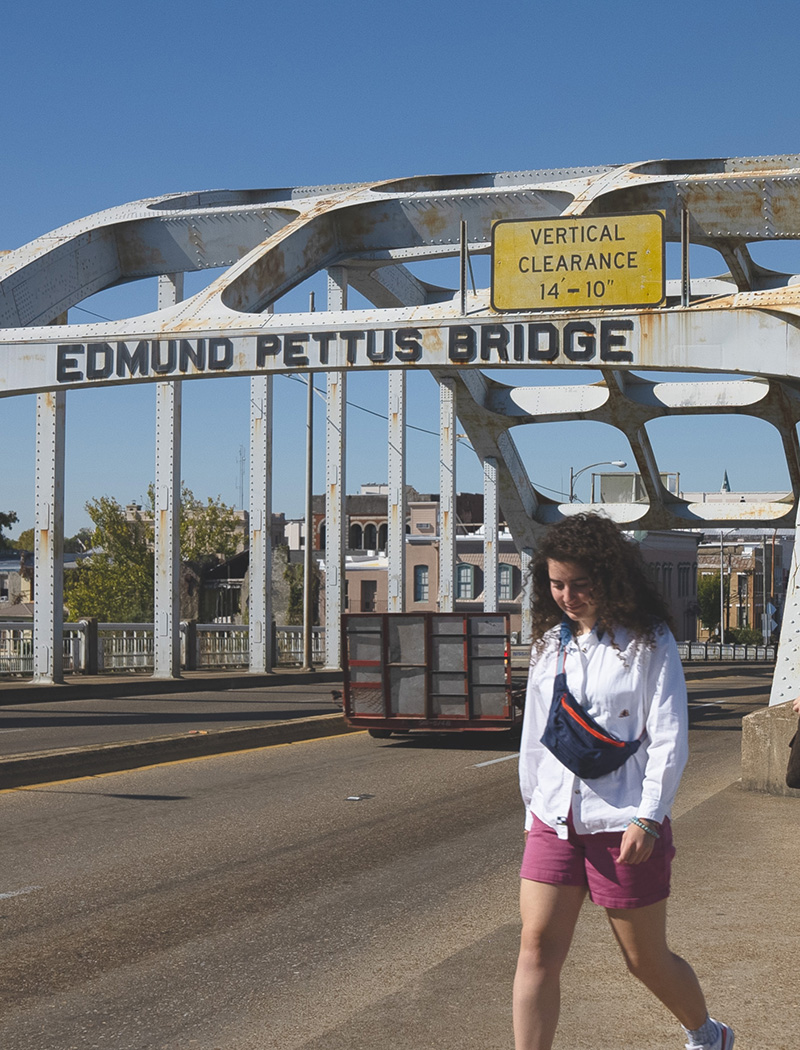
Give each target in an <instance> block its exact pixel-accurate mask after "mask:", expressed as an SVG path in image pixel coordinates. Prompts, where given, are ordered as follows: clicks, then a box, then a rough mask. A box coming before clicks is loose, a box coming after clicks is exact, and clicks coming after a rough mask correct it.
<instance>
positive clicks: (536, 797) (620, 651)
mask: <svg viewBox="0 0 800 1050" xmlns="http://www.w3.org/2000/svg"><path fill="white" fill-rule="evenodd" d="M559 632H560V625H559V626H556V627H554V628H552V629H551V630H549V631H548V632H547V633H546V634H545V636H544V643H545V645H544V648H543V649H541V650H539V651H537V649H536V647H535V646H534V650H533V653H532V656H531V666H530V671H529V674H528V690H527V695H526V699H525V717H524V721H523V726H522V740H521V744H520V758H519V777H520V788H521V790H522V798H523V801H524V802H525V827H526V828H530V826H531V824H532V823H533V814H534V813H535V814H536V816H537V817H538V818H539V820H542V821H544V823H545V824H549V825H550V827H551V828H555V830H556V831H557V833H558V834H559V836H560V837H561V838H566V836H567V816H568V815H569V813H570V811H571V812H572V819H573V822H574V825H575V830H576V831H577V832H578V834H581V835H585V834H593V833H595V832H600V831H624V830H625V828H626V827H627V826H628V824H629V823H630V819H631V817H635V816H639V817H644V818H649V819H651V820H657V821H659V822H661V821H663V819H664V818H665V817H668V816H669V814H670V811H671V809H672V803H673V800H674V798H675V793H676V792H677V790H678V784H679V783H680V779H681V774H682V773H683V768H684V766H685V765H686V759H687V758H688V755H689V743H688V735H689V715H688V705H687V699H686V681H685V679H684V676H683V667H682V665H681V661H680V656H679V655H678V647H677V645H676V643H675V639H674V638H673V636H672V634H671V633H670V631H668V630H667V628H666V627H662V628H661V629H659V630H658V631H657V632H656V636H655V645H654V646H653V647H652V648H648V645H647V642H646V641H642V640H637V639H636V638H634V637H633V635H631V633H630V632H629V631H627V630H625V629H624V628H622V627H617V628H615V629H614V642H613V644H612V641H611V637H610V635H609V633H608V631H605V632H602V631H601V637H600V638H598V636H597V631H596V630H593V631H591V632H590V633H589V634H584V635H581V636H579V637H577V638H573V640H572V641H571V642H570V644H569V645H568V647H567V656H566V674H567V685H568V687H569V690H570V692H571V693H572V695H573V696H574V697H575V699H576V700H577V701H578V703H579V704H581V705H582V706H583V707H584V708H585V709H586V710H587V711H588V713H589V714H590V715H591V716H592V717H593V718H595V719H597V721H598V722H599V723H600V725H602V726H603V728H604V729H608V730H610V731H611V732H612V733H614V734H615V735H616V736H618V737H619V738H620V739H621V740H635V739H636V738H637V737H639V736H640V735H641V734H642V733H644V735H643V737H642V742H641V745H640V746H639V750H638V751H637V752H636V753H635V754H633V755H631V757H630V758H629V759H628V760H627V761H626V762H625V763H623V765H622V766H620V768H619V769H616V770H614V772H613V773H608V774H606V775H605V776H602V777H597V778H596V779H593V780H580V779H579V778H578V777H576V776H575V775H574V773H571V772H570V771H569V770H568V769H567V767H566V766H564V765H562V763H561V762H559V760H558V759H557V758H556V757H555V755H553V754H552V753H551V752H550V751H548V750H547V748H546V747H545V746H544V745H543V744H542V743H541V742H540V741H541V736H542V733H543V732H544V728H545V724H546V722H547V715H548V712H549V710H550V704H551V703H552V700H553V682H554V679H555V675H556V669H557V664H558V662H559V656H558V639H559Z"/></svg>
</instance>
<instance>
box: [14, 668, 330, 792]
mask: <svg viewBox="0 0 800 1050" xmlns="http://www.w3.org/2000/svg"><path fill="white" fill-rule="evenodd" d="M341 689H342V676H341V673H340V672H325V671H318V672H314V673H308V672H303V671H292V670H290V671H285V672H281V673H279V674H272V675H250V674H242V673H235V674H232V673H230V672H217V673H210V674H209V673H206V672H189V673H186V674H185V675H184V677H183V678H181V679H177V680H169V681H159V680H155V679H153V678H149V677H144V676H133V675H130V676H121V675H105V676H98V677H92V678H86V677H83V676H78V675H73V676H69V678H68V679H67V681H66V682H65V684H63V685H55V686H53V685H47V686H42V685H34V684H32V683H24V682H17V683H3V684H1V685H0V789H2V788H11V787H19V786H22V785H25V784H36V783H43V782H45V781H48V780H64V779H70V778H74V777H79V776H86V775H89V774H96V773H107V772H113V771H116V770H122V769H133V768H136V767H138V766H146V765H152V764H155V763H158V762H167V761H172V760H175V759H178V758H191V757H194V756H201V755H211V754H220V753H223V752H226V751H238V750H244V749H246V748H251V747H264V746H266V745H268V744H275V743H286V742H289V741H292V740H302V739H308V738H309V737H316V736H326V735H331V734H335V733H344V732H348V731H349V728H348V727H347V726H346V725H345V723H344V720H343V718H342V715H341V704H340V702H339V700H338V698H337V696H336V694H340V693H341Z"/></svg>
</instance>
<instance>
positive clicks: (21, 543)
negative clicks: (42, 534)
mask: <svg viewBox="0 0 800 1050" xmlns="http://www.w3.org/2000/svg"><path fill="white" fill-rule="evenodd" d="M33 540H34V530H33V529H24V530H23V531H22V532H21V533H20V534H19V536H18V537H17V539H16V540H12V544H13V546H14V547H15V548H16V550H18V551H32V550H33ZM91 545H92V530H91V529H87V528H83V529H79V530H78V531H77V532H76V533H75V535H74V536H65V537H64V553H65V554H82V553H83V552H84V551H87V550H88V549H89V548H90V547H91Z"/></svg>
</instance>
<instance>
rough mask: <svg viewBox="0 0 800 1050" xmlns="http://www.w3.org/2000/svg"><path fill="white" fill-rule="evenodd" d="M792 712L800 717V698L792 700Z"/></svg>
mask: <svg viewBox="0 0 800 1050" xmlns="http://www.w3.org/2000/svg"><path fill="white" fill-rule="evenodd" d="M792 710H793V711H794V713H795V714H796V715H800V696H798V698H797V699H796V700H792Z"/></svg>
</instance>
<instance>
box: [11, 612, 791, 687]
mask: <svg viewBox="0 0 800 1050" xmlns="http://www.w3.org/2000/svg"><path fill="white" fill-rule="evenodd" d="M274 631H275V638H274V653H275V666H276V667H298V666H302V664H303V628H302V627H295V626H290V625H277V626H276V627H275V628H274ZM153 648H154V642H153V624H152V623H96V624H95V623H93V622H92V621H88V620H81V621H80V622H79V623H65V624H64V670H65V671H67V672H78V673H83V674H92V673H109V672H112V673H113V672H117V671H119V672H131V671H134V672H136V671H138V672H142V673H148V672H152V670H153V666H154V655H153ZM777 651H778V647H777V645H737V644H735V643H733V642H729V643H725V644H724V645H720V644H719V642H678V652H679V653H680V656H681V660H682V661H683V662H684V663H692V662H695V661H714V660H720V661H722V660H726V661H738V660H741V661H743V662H758V663H774V662H775V658H776V655H777ZM312 659H313V662H314V664H315V665H317V666H322V665H323V664H324V663H325V628H324V627H315V628H314V629H313V641H312ZM248 663H249V628H248V626H247V624H233V623H205V624H200V623H198V624H196V623H193V622H187V621H184V622H182V623H181V667H182V669H183V670H209V671H210V670H216V671H222V670H227V669H231V670H235V669H244V668H246V667H247V666H248ZM32 675H33V624H31V623H25V624H20V623H18V622H13V621H10V622H2V621H0V679H2V678H5V677H11V676H20V677H25V676H27V677H30V676H32Z"/></svg>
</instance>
